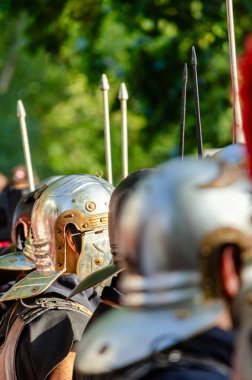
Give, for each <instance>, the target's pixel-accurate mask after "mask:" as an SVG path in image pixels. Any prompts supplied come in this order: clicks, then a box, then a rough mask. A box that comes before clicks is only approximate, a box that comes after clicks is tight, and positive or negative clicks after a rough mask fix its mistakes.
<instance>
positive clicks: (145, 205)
mask: <svg viewBox="0 0 252 380" xmlns="http://www.w3.org/2000/svg"><path fill="white" fill-rule="evenodd" d="M250 198H251V196H250V185H249V182H248V180H247V179H246V178H245V176H244V173H243V172H242V171H240V170H239V169H238V168H237V167H236V166H235V167H233V166H230V165H227V164H224V163H223V162H217V161H210V160H193V159H186V160H183V161H181V160H173V161H170V162H168V163H166V164H164V165H163V166H161V167H160V168H159V169H157V170H156V171H155V172H154V173H153V174H152V175H151V176H149V177H148V178H147V179H146V180H144V181H143V182H142V184H140V185H139V187H138V188H137V190H136V192H135V194H133V195H132V197H131V198H130V199H129V201H128V203H127V204H126V207H125V209H124V212H123V215H122V219H121V232H120V241H121V244H120V252H121V253H122V255H123V259H124V262H125V264H126V265H125V267H126V269H125V271H124V272H123V273H122V275H121V276H122V282H121V290H122V292H123V293H124V294H125V295H124V296H123V298H122V300H121V303H122V304H123V305H124V306H125V308H124V309H121V310H113V311H112V312H110V313H107V315H105V316H104V317H103V318H101V319H100V320H98V321H97V323H96V324H95V325H94V327H93V328H92V326H91V327H90V329H89V330H88V331H87V332H86V334H85V337H84V340H83V344H81V345H80V349H79V352H78V354H77V368H78V369H79V370H80V371H81V372H84V373H86V374H95V373H97V374H98V373H106V372H110V371H114V370H118V369H121V368H124V367H126V366H129V365H131V364H133V363H137V362H139V361H141V360H143V359H145V358H147V357H151V356H152V355H153V354H155V353H156V352H158V351H160V350H162V349H164V348H168V347H171V346H173V345H174V344H176V343H178V342H180V341H182V340H184V339H188V338H190V337H192V336H193V335H195V334H198V333H200V332H202V331H204V330H207V329H208V328H210V327H211V326H212V325H214V323H216V319H217V318H218V317H219V315H220V313H221V311H222V303H221V301H220V300H219V298H220V289H219V284H220V279H219V276H218V275H219V273H218V270H217V268H216V267H214V266H215V264H216V257H217V256H218V250H219V249H220V248H221V247H223V246H225V245H226V244H235V245H237V247H238V248H239V250H240V252H241V253H242V254H244V255H246V254H247V252H249V251H250V249H251V236H252V235H251V234H252V225H251V210H250V207H251V206H250V203H251V202H250V201H251V199H250ZM213 268H214V270H213ZM122 326H130V328H129V329H127V331H125V329H124V328H122ZM137 342H141V344H140V345H139V344H137ZM94 360H95V362H96V365H95V366H94V365H93V363H94Z"/></svg>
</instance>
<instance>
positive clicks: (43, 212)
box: [5, 174, 113, 300]
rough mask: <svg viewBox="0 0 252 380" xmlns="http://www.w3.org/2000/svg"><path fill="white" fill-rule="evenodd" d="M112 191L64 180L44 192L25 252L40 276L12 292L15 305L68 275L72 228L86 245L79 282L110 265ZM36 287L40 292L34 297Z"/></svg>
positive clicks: (79, 179) (93, 180)
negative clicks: (68, 229)
mask: <svg viewBox="0 0 252 380" xmlns="http://www.w3.org/2000/svg"><path fill="white" fill-rule="evenodd" d="M112 191H113V187H112V186H111V185H110V184H109V183H108V182H107V181H105V180H103V179H102V178H98V177H96V176H92V175H87V174H79V175H69V176H64V177H62V178H60V179H58V180H57V181H55V182H53V183H51V184H50V185H49V186H48V187H47V188H46V189H45V190H44V191H43V193H42V194H41V195H40V197H39V198H38V199H37V200H36V202H35V204H34V207H33V210H32V216H31V228H32V237H30V238H29V239H27V242H26V245H25V249H24V255H25V256H26V258H27V259H28V260H29V263H30V262H31V261H33V262H34V263H35V265H36V269H37V270H36V271H35V272H33V274H30V275H28V276H26V278H25V279H24V280H22V281H23V282H22V283H21V282H19V283H18V284H16V285H15V286H14V287H13V289H11V291H10V292H8V294H9V295H10V297H11V298H10V299H13V298H18V297H19V296H22V297H30V296H31V294H33V295H34V294H39V293H41V292H42V291H44V290H45V289H46V288H47V287H48V286H49V285H50V284H51V283H52V282H53V281H54V280H55V279H56V278H57V277H58V276H59V275H60V274H62V273H66V272H67V270H68V267H67V244H66V227H67V225H69V224H70V225H71V224H73V225H74V226H75V227H76V228H77V230H78V234H79V235H80V236H81V240H82V251H81V253H80V255H79V260H78V264H77V268H76V273H77V274H78V275H79V276H80V277H85V276H86V275H87V274H89V273H91V272H92V271H94V270H98V269H100V268H101V267H102V266H106V265H108V264H109V263H110V261H111V253H110V248H109V239H108V204H109V200H110V196H111V193H112ZM90 202H93V203H95V205H96V208H95V210H94V211H88V210H87V207H86V205H87V204H90ZM26 281H28V282H29V283H26ZM30 282H31V285H30ZM20 283H21V285H20ZM32 287H33V288H34V289H35V288H36V287H38V289H37V290H36V289H35V290H34V292H33V293H32V292H31V288H32ZM26 290H27V291H26ZM37 291H38V292H39V293H37ZM8 294H7V296H8ZM13 294H14V295H13ZM5 300H6V297H5Z"/></svg>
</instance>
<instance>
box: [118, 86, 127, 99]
mask: <svg viewBox="0 0 252 380" xmlns="http://www.w3.org/2000/svg"><path fill="white" fill-rule="evenodd" d="M118 99H119V100H128V99H129V95H128V91H127V87H126V84H125V83H121V86H120V90H119V94H118Z"/></svg>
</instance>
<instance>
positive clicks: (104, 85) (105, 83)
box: [100, 74, 110, 91]
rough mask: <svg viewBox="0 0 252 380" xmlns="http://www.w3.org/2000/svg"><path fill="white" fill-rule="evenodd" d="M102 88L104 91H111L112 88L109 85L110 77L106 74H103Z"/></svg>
mask: <svg viewBox="0 0 252 380" xmlns="http://www.w3.org/2000/svg"><path fill="white" fill-rule="evenodd" d="M100 89H101V90H102V91H109V89H110V87H109V81H108V78H107V75H106V74H102V77H101V84H100Z"/></svg>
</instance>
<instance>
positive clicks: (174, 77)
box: [0, 0, 252, 182]
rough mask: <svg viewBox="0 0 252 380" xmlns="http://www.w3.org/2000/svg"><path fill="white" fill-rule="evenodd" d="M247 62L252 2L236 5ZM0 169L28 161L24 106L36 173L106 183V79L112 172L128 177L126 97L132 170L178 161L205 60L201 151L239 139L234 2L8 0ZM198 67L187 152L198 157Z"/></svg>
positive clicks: (0, 47)
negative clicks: (229, 12)
mask: <svg viewBox="0 0 252 380" xmlns="http://www.w3.org/2000/svg"><path fill="white" fill-rule="evenodd" d="M234 14H235V30H236V42H237V51H238V53H239V52H241V51H242V48H243V42H244V39H245V36H246V35H247V34H248V33H249V32H250V31H251V25H252V2H251V0H239V1H238V0H234ZM0 27H1V32H2V33H1V41H0V119H1V127H0V147H1V155H0V170H2V171H3V172H4V173H6V174H8V173H9V171H10V169H11V168H12V167H13V166H15V165H17V164H18V163H20V162H23V161H24V159H23V151H22V143H21V135H20V131H19V124H18V120H17V118H16V101H17V100H18V99H22V101H23V103H24V105H25V108H26V112H27V125H28V133H29V139H30V145H31V153H32V160H33V166H34V168H35V170H36V171H37V173H38V174H39V176H40V177H41V178H44V177H47V176H49V175H58V174H68V173H78V172H86V173H95V172H96V171H97V170H102V171H103V172H104V175H105V173H106V170H105V159H104V142H103V111H102V97H101V93H100V90H99V82H100V78H101V74H102V73H103V72H105V73H106V74H107V76H108V78H109V82H110V87H111V90H110V93H109V99H110V110H111V137H112V155H113V171H114V177H115V182H118V181H119V180H120V179H121V142H120V140H121V122H120V118H121V115H120V104H119V101H118V98H117V97H118V91H119V87H120V83H121V82H125V83H126V85H127V88H128V92H129V95H130V99H129V101H128V110H129V112H128V123H129V166H130V171H133V170H136V169H139V168H143V167H150V166H155V165H157V164H159V163H160V162H162V161H164V160H165V159H167V158H168V157H170V156H174V155H176V154H177V153H178V142H179V120H180V106H181V100H180V99H181V87H182V83H181V79H182V71H183V65H184V62H188V64H190V56H191V48H192V46H193V45H194V46H195V47H196V51H197V55H198V77H199V86H200V88H199V91H200V96H201V99H200V101H201V116H202V128H203V141H204V147H205V148H209V147H221V146H224V145H226V144H228V143H230V142H231V123H232V110H231V101H230V87H231V86H230V74H229V72H230V70H229V49H228V37H227V22H226V4H225V1H221V0H211V1H210V0H209V1H206V0H201V1H200V0H192V1H190V0H179V1H175V0H123V1H122V0H74V1H73V0H54V1H49V0H19V1H14V0H2V1H1V3H0ZM191 82H192V75H191V70H190V65H189V83H188V104H187V116H186V141H185V148H186V153H194V152H195V151H196V137H195V136H196V133H195V117H194V106H193V90H192V83H191Z"/></svg>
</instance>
